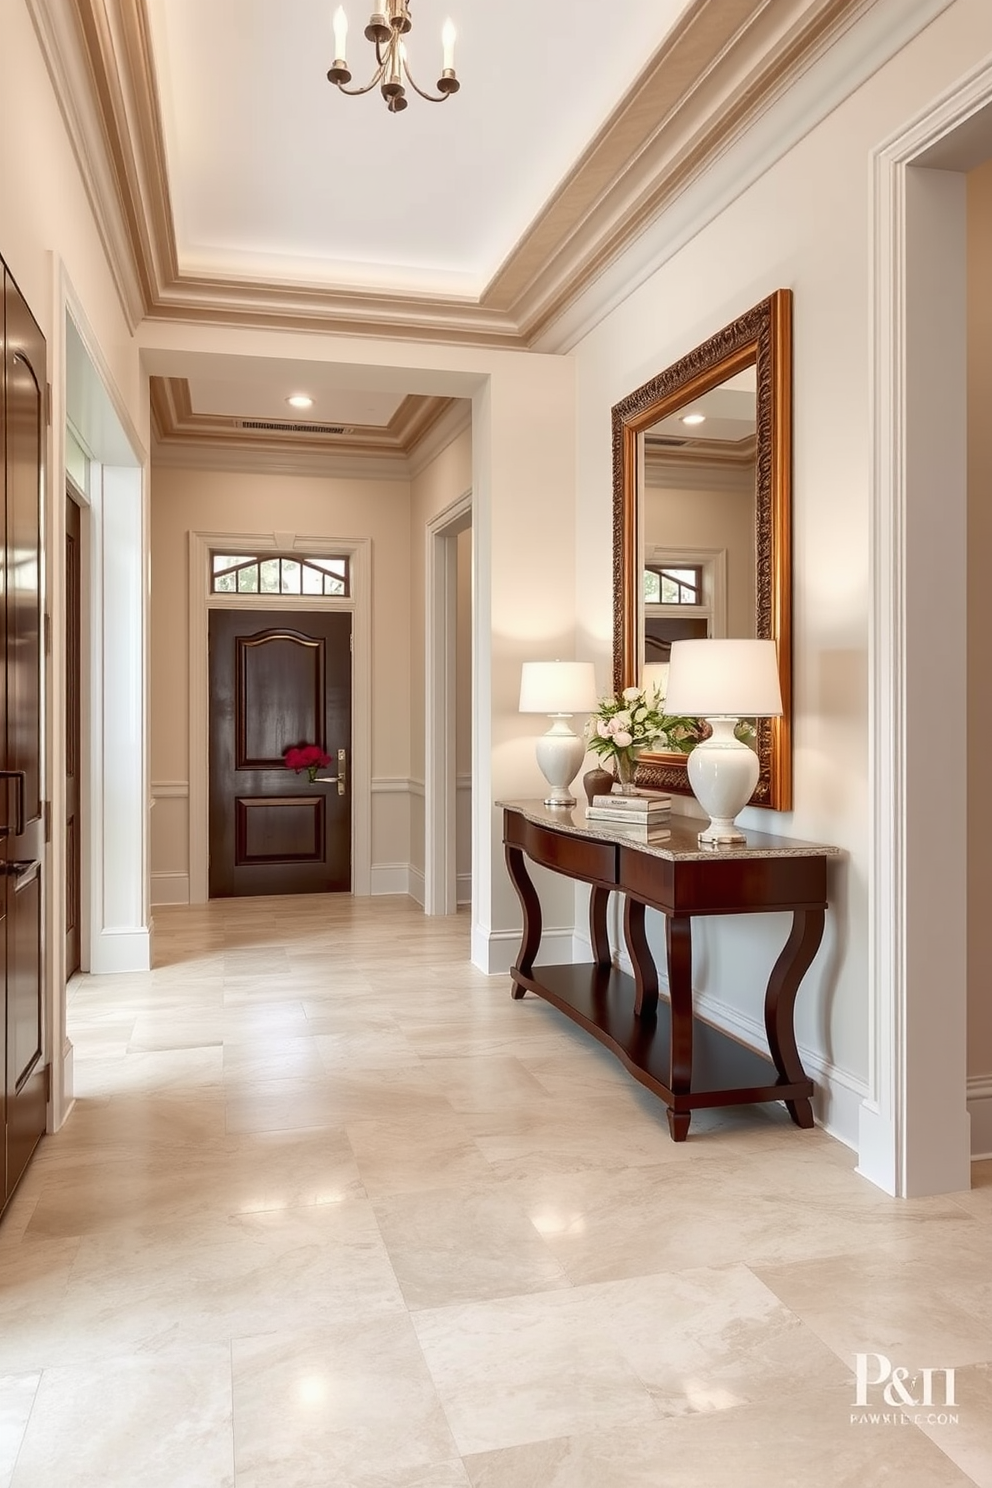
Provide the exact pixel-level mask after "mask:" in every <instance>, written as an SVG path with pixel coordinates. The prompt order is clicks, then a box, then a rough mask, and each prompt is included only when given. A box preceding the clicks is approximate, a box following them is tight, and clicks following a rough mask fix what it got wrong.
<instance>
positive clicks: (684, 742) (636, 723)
mask: <svg viewBox="0 0 992 1488" xmlns="http://www.w3.org/2000/svg"><path fill="white" fill-rule="evenodd" d="M664 702H665V700H664V698H663V697H662V695H661V693H660V692H659V691H658V690H657V688H655V687H651V688H648V689H644V688H641V687H625V688H624V690H623V692H622V693H621V694H620V696H619V697H612V696H611V697H605V698H601V699H600V702H599V705H598V707H597V709H596V711H595V713H593V714H592V715H591V716H590V718H589V722H588V724H587V725H586V738H587V740H588V743H589V748H590V749H591V750H592V751H593V752H594V753H595V754H598V755H602V756H603V757H604V758H605V759H612V760H615V761H616V766H615V768H616V775H617V779H618V780H619V781H620V783H621V786H623V785H629V784H630V783H631V782H632V781H633V778H634V772H635V770H636V769H637V758H638V755H640V754H641V752H642V751H643V750H645V749H652V748H653V749H659V750H669V751H671V752H672V753H677V754H688V753H689V751H690V750H691V749H692V748H693V746H694V745H695V744H697V743H698V742H699V740H700V738H701V732H700V726H699V721H698V719H695V718H677V717H674V716H670V715H669V714H667V713H665V712H663V707H664Z"/></svg>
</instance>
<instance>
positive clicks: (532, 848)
mask: <svg viewBox="0 0 992 1488" xmlns="http://www.w3.org/2000/svg"><path fill="white" fill-rule="evenodd" d="M503 840H504V841H505V842H507V843H508V844H510V845H511V846H513V847H520V848H523V850H524V852H525V853H526V854H527V856H528V857H529V858H530V859H531V861H532V862H534V863H540V864H541V866H542V867H544V868H552V869H554V870H555V871H556V872H558V873H566V874H567V875H568V876H569V878H577V879H581V880H584V881H585V882H586V883H600V884H615V883H616V881H617V856H618V851H619V849H618V848H617V846H616V845H615V844H614V843H612V842H589V841H588V840H583V838H581V837H571V836H569V835H568V833H566V832H554V831H551V830H550V829H549V828H548V827H539V826H536V825H535V823H534V822H529V821H527V820H525V818H524V817H522V816H518V815H516V813H514V812H508V813H507V814H506V817H505V826H504V831H503Z"/></svg>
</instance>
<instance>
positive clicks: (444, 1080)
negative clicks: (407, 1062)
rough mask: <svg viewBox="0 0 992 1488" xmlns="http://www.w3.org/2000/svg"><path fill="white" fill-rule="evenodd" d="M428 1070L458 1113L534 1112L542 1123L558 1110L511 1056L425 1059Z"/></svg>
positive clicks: (546, 1094)
mask: <svg viewBox="0 0 992 1488" xmlns="http://www.w3.org/2000/svg"><path fill="white" fill-rule="evenodd" d="M424 1069H425V1071H426V1073H427V1075H428V1076H429V1077H430V1079H432V1080H433V1081H434V1082H435V1084H436V1086H437V1088H438V1091H439V1093H440V1094H441V1095H442V1096H443V1097H444V1099H445V1100H446V1101H449V1102H450V1104H451V1107H452V1109H453V1110H455V1111H460V1112H465V1113H470V1112H480V1111H481V1112H487V1111H488V1112H503V1111H506V1110H508V1109H510V1110H515V1111H519V1110H521V1109H526V1110H528V1111H531V1110H532V1111H534V1113H535V1117H536V1119H537V1120H538V1121H540V1120H542V1118H543V1117H544V1116H547V1115H550V1114H551V1113H552V1112H553V1111H554V1109H555V1107H554V1101H553V1099H552V1097H551V1096H550V1095H549V1094H548V1092H547V1091H546V1090H545V1089H544V1087H543V1086H542V1085H541V1084H540V1083H539V1081H537V1080H535V1078H534V1076H533V1075H532V1074H531V1073H530V1071H529V1069H528V1068H527V1065H526V1064H525V1063H524V1061H523V1060H520V1059H514V1058H512V1057H511V1056H507V1055H493V1056H490V1057H484V1056H482V1057H480V1056H477V1057H475V1058H469V1059H434V1058H429V1057H425V1059H424Z"/></svg>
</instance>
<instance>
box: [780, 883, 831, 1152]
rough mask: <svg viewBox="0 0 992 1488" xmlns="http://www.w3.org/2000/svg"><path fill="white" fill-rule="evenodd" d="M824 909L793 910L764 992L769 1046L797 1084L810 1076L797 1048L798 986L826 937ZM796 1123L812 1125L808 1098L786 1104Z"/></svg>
mask: <svg viewBox="0 0 992 1488" xmlns="http://www.w3.org/2000/svg"><path fill="white" fill-rule="evenodd" d="M823 920H824V911H823V910H822V909H796V910H793V912H792V931H791V934H790V935H789V938H788V940H787V941H786V943H785V946H784V948H783V950H782V954H781V955H780V956H779V958H778V960H777V961H776V962H775V965H774V966H773V967H772V974H771V976H770V977H769V978H768V989H767V991H766V992H765V1032H766V1034H767V1035H768V1048H769V1051H770V1052H771V1056H772V1058H773V1059H774V1061H775V1068H776V1069H777V1070H778V1073H779V1077H780V1078H781V1079H782V1080H787V1081H788V1082H789V1083H790V1084H794V1083H795V1082H796V1081H799V1080H806V1079H808V1078H809V1076H808V1075H807V1074H806V1071H805V1070H804V1069H803V1062H802V1060H801V1059H800V1057H799V1050H798V1048H797V1047H796V1030H795V1023H794V1014H795V1007H796V996H797V994H798V992H799V985H800V983H801V982H802V979H803V977H804V976H805V975H806V973H807V971H808V970H809V967H810V963H811V962H812V960H813V957H814V956H815V955H816V953H817V951H818V950H819V948H820V941H821V939H822V938H823ZM785 1105H786V1109H787V1110H788V1112H789V1115H790V1116H791V1117H792V1119H793V1121H794V1122H795V1123H796V1125H797V1126H803V1127H810V1126H812V1125H813V1107H812V1106H811V1104H810V1101H809V1097H808V1096H803V1097H802V1098H801V1099H799V1100H790V1101H786V1103H785Z"/></svg>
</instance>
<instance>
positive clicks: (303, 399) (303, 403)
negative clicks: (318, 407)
mask: <svg viewBox="0 0 992 1488" xmlns="http://www.w3.org/2000/svg"><path fill="white" fill-rule="evenodd" d="M286 402H287V403H288V404H289V406H290V408H312V407H313V399H312V398H310V397H308V396H307V394H306V393H294V394H293V396H292V397H291V398H287V399H286Z"/></svg>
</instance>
